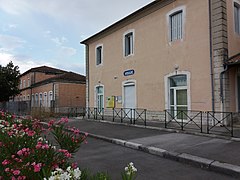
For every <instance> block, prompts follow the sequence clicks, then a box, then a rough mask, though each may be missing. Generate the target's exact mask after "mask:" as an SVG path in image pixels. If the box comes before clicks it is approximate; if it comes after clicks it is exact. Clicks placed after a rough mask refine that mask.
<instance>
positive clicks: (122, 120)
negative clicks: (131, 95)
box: [121, 108, 123, 123]
mask: <svg viewBox="0 0 240 180" xmlns="http://www.w3.org/2000/svg"><path fill="white" fill-rule="evenodd" d="M122 113H123V109H122V108H121V123H122V122H123V118H122Z"/></svg>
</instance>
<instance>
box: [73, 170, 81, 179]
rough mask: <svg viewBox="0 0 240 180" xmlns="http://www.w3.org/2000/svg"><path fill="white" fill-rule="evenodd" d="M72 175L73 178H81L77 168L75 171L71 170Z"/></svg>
mask: <svg viewBox="0 0 240 180" xmlns="http://www.w3.org/2000/svg"><path fill="white" fill-rule="evenodd" d="M73 175H74V177H75V178H77V179H78V178H80V177H81V171H80V169H79V168H76V169H74V170H73Z"/></svg>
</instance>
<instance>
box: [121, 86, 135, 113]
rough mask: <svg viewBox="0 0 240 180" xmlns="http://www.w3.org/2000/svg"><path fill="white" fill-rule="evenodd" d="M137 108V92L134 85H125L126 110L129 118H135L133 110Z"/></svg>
mask: <svg viewBox="0 0 240 180" xmlns="http://www.w3.org/2000/svg"><path fill="white" fill-rule="evenodd" d="M135 108H136V90H135V84H134V83H127V84H125V85H124V109H125V113H126V115H127V116H128V117H133V111H132V112H131V109H135Z"/></svg>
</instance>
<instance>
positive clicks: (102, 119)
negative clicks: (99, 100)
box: [102, 108, 104, 120]
mask: <svg viewBox="0 0 240 180" xmlns="http://www.w3.org/2000/svg"><path fill="white" fill-rule="evenodd" d="M102 120H104V108H102Z"/></svg>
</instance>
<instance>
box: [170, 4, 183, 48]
mask: <svg viewBox="0 0 240 180" xmlns="http://www.w3.org/2000/svg"><path fill="white" fill-rule="evenodd" d="M180 12H181V13H182V18H181V19H182V21H181V23H182V29H181V38H179V39H173V38H172V23H171V18H172V17H173V16H175V15H177V14H178V13H180ZM166 18H167V29H168V41H169V43H170V44H171V43H174V42H177V41H183V40H184V37H185V23H186V22H185V21H186V6H179V7H176V8H174V9H172V10H171V11H169V12H168V13H167V14H166Z"/></svg>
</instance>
